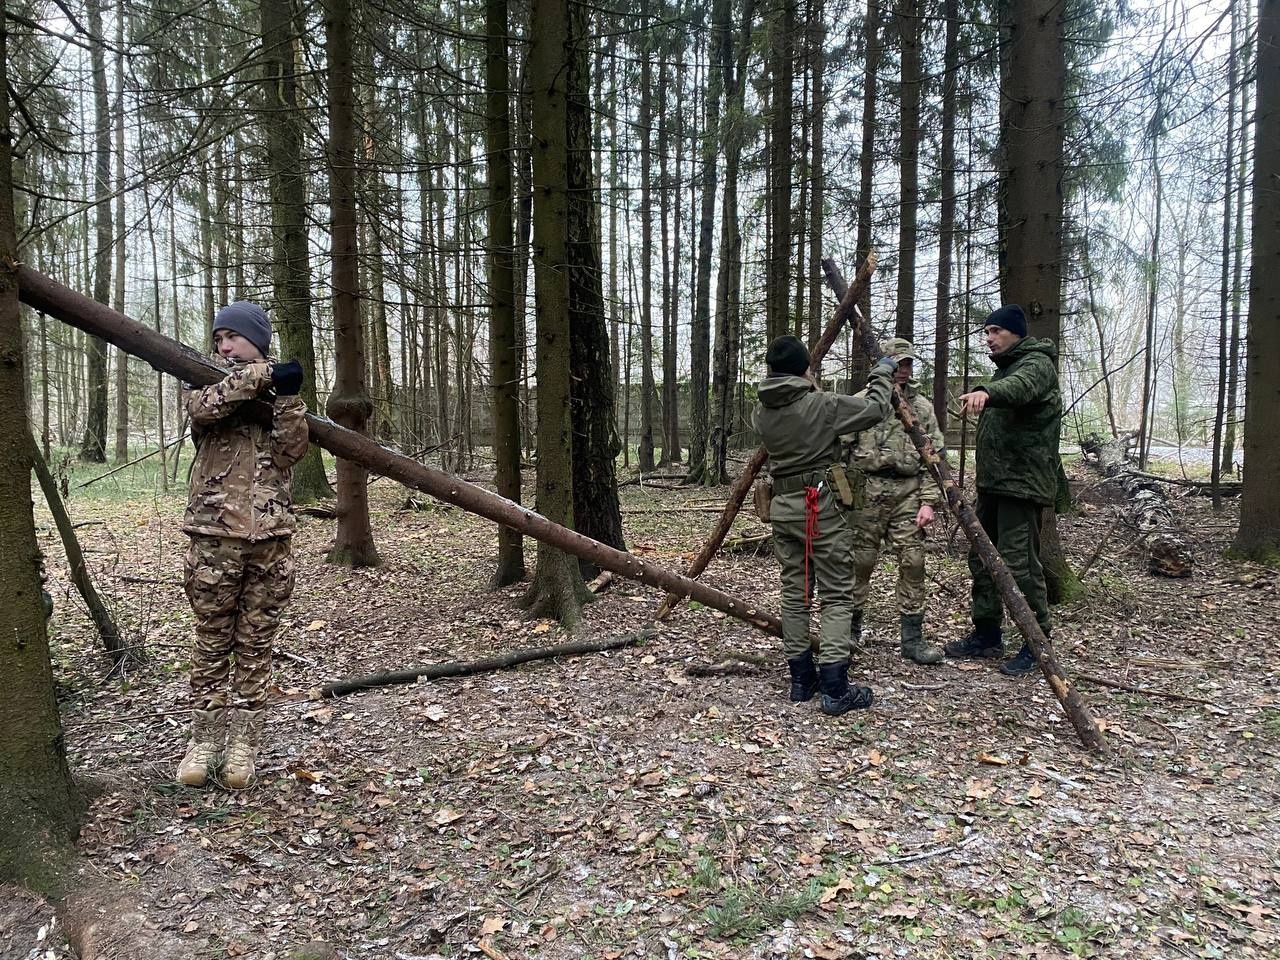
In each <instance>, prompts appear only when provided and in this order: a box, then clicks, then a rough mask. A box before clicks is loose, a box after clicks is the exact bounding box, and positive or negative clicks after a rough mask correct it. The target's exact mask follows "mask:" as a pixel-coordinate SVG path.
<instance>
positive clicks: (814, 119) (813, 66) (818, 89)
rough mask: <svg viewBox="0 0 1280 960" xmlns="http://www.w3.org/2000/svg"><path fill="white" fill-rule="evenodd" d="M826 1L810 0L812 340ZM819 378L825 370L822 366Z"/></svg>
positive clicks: (817, 289)
mask: <svg viewBox="0 0 1280 960" xmlns="http://www.w3.org/2000/svg"><path fill="white" fill-rule="evenodd" d="M825 15H826V13H825V9H824V4H823V0H810V9H809V26H808V34H809V69H810V72H811V74H812V80H811V88H810V91H809V118H810V127H811V130H810V134H809V141H810V150H811V153H810V157H809V224H808V226H809V270H808V276H809V281H808V282H809V311H808V312H809V338H808V339H809V342H810V343H812V342H813V341H815V340H816V339H817V338H818V332H819V330H820V329H821V322H822V320H821V318H822V314H823V309H822V239H823V238H822V231H823V206H824V203H825V202H826V182H825V181H824V179H823V171H824V169H825V166H826V157H825V156H824V154H823V135H824V132H825V129H826V123H825V122H824V120H825V118H824V116H823V115H824V114H825V113H826V109H827V92H826V87H825V84H826V79H825V71H826V62H827V57H826V42H827V29H826V23H825V21H824V20H823V17H824V16H825ZM817 375H818V378H819V380H821V378H822V369H821V367H819V368H818V371H817Z"/></svg>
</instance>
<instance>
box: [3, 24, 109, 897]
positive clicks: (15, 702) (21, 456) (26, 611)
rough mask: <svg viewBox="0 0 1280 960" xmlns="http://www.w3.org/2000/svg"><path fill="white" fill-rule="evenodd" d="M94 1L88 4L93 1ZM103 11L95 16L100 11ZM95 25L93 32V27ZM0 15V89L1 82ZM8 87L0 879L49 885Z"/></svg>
mask: <svg viewBox="0 0 1280 960" xmlns="http://www.w3.org/2000/svg"><path fill="white" fill-rule="evenodd" d="M91 9H93V8H91ZM99 20H101V17H99ZM101 35H102V34H101V25H100V24H99V29H98V31H97V32H96V33H95V36H97V37H100V36H101ZM7 47H8V36H7V21H6V20H5V18H4V17H0V90H8V89H9V82H8V75H7V74H8V63H9V54H8V49H7ZM12 136H13V134H12V131H11V130H10V127H9V97H7V96H3V97H0V344H4V345H5V346H4V350H5V353H6V356H5V362H3V363H0V449H3V450H5V451H6V454H7V455H6V456H4V457H0V543H3V544H4V549H3V550H0V609H3V610H4V617H5V629H4V630H3V631H2V632H0V729H3V730H4V736H2V737H0V882H6V883H7V882H13V881H16V882H18V883H20V884H24V885H27V886H34V887H37V888H39V887H44V888H45V889H46V890H48V889H49V888H50V887H56V886H57V885H58V882H59V880H60V876H59V873H60V869H61V868H62V867H63V866H64V865H65V861H66V859H67V858H68V856H69V853H70V847H71V843H72V840H73V839H74V838H75V835H76V830H77V822H78V820H79V818H80V813H81V811H82V810H83V809H84V804H83V802H82V800H81V798H80V797H79V796H78V795H77V793H76V789H75V785H74V784H73V783H72V780H71V771H70V769H69V768H68V766H67V754H66V745H65V742H64V740H63V737H62V726H61V722H60V720H59V717H58V702H57V699H56V698H55V697H54V691H53V667H52V664H51V662H50V657H49V637H48V631H47V627H46V624H45V618H44V609H43V605H42V604H41V602H40V601H41V596H40V594H41V585H40V571H39V567H38V564H37V558H38V557H39V556H40V548H39V545H38V544H37V542H36V525H35V517H34V515H33V513H32V507H31V470H32V467H33V465H34V464H33V462H32V459H33V457H34V456H35V454H36V449H35V447H34V446H33V445H32V444H31V440H30V437H31V426H30V424H29V423H28V421H27V406H26V404H25V403H24V402H23V389H24V384H25V383H26V379H27V378H26V375H25V370H24V369H23V363H22V351H21V344H22V314H21V310H20V309H19V306H18V281H17V277H16V276H15V270H16V269H18V267H17V261H18V241H17V237H16V235H15V230H14V216H13V181H12V171H13V157H12V154H11V144H12Z"/></svg>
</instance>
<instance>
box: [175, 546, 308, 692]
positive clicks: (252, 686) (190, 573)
mask: <svg viewBox="0 0 1280 960" xmlns="http://www.w3.org/2000/svg"><path fill="white" fill-rule="evenodd" d="M185 574H186V575H185V577H184V580H183V586H184V587H185V588H186V591H187V597H188V599H190V601H191V609H192V610H193V611H195V615H196V643H195V649H194V650H192V653H191V694H192V701H193V703H192V706H193V707H194V709H196V710H209V709H212V708H214V707H221V706H231V707H243V708H246V709H251V710H258V709H261V708H262V707H265V706H266V705H267V688H268V686H269V685H270V682H271V641H272V639H273V638H274V637H275V633H276V627H277V626H278V625H279V623H280V615H281V613H283V612H284V608H285V605H286V604H288V602H289V597H290V596H291V595H292V594H293V575H294V564H293V549H292V546H291V544H290V541H289V538H288V537H281V538H277V539H275V540H262V541H259V542H258V543H250V542H249V541H248V540H238V539H233V538H230V537H206V536H193V537H192V538H191V547H190V549H188V550H187V558H186V569H185ZM228 677H230V678H231V683H230V689H228V684H227V679H228Z"/></svg>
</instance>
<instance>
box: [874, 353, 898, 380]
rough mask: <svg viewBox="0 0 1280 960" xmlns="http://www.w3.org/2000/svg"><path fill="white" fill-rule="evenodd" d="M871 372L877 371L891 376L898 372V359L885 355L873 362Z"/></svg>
mask: <svg viewBox="0 0 1280 960" xmlns="http://www.w3.org/2000/svg"><path fill="white" fill-rule="evenodd" d="M871 370H872V372H876V371H879V372H882V373H887V374H888V375H889V376H893V375H894V374H895V373H896V372H897V370H898V359H897V358H896V357H891V356H889V355H888V354H887V353H886V354H885V355H884V356H883V357H881V358H880V359H879V360H877V361H876V362H875V366H873V367H872V368H871Z"/></svg>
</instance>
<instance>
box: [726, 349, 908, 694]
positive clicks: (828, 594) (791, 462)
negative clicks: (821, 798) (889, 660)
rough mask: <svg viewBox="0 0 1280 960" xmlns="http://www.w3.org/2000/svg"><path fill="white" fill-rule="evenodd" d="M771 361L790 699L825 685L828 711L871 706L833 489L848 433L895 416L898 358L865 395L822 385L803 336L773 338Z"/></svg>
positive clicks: (771, 438)
mask: <svg viewBox="0 0 1280 960" xmlns="http://www.w3.org/2000/svg"><path fill="white" fill-rule="evenodd" d="M765 362H766V364H767V365H768V377H767V379H765V380H764V382H762V383H761V384H760V387H759V391H760V393H759V395H760V405H759V406H758V407H756V408H755V410H754V411H753V412H752V418H751V419H752V424H753V426H754V427H755V429H756V431H757V432H758V433H759V434H760V439H761V442H762V443H763V444H764V446H765V449H766V450H768V451H769V460H770V462H771V472H772V485H773V501H772V504H771V506H770V522H771V523H772V525H773V549H774V554H775V555H776V556H777V558H778V565H779V566H780V567H781V568H782V648H783V651H784V653H785V654H786V657H787V667H788V669H789V670H790V673H791V700H792V702H795V703H801V702H805V701H808V700H812V699H813V696H814V694H815V693H817V692H818V691H819V690H821V691H822V701H821V702H822V711H823V713H826V714H828V715H831V716H835V715H837V714H841V713H845V712H847V711H849V710H860V709H865V708H867V707H869V706H871V701H872V692H871V689H870V688H869V687H863V686H858V685H856V684H850V683H849V655H850V652H851V650H850V646H851V644H850V640H849V615H850V610H851V609H852V602H851V601H852V589H853V580H852V573H853V572H852V569H851V567H850V562H849V545H850V544H849V528H848V527H847V526H846V524H845V520H844V516H843V514H842V512H841V510H840V508H839V507H838V506H837V500H836V495H835V491H833V489H832V486H833V482H834V483H836V484H837V485H838V484H839V483H840V482H842V481H843V480H844V472H843V471H844V467H843V464H841V463H840V462H839V460H840V439H839V438H840V436H841V435H842V434H848V433H855V432H857V431H859V430H865V429H866V428H868V427H871V426H873V425H874V424H876V423H877V422H879V421H881V420H883V419H884V418H885V416H887V415H888V414H889V409H890V408H889V395H890V391H891V389H892V387H891V385H890V377H891V375H892V371H893V368H894V366H896V364H894V363H893V362H892V361H887V360H886V361H881V362H879V363H877V364H876V365H875V366H874V367H872V370H871V375H870V377H869V385H868V387H867V390H866V396H864V397H850V396H843V395H840V394H835V393H824V392H823V391H821V390H819V389H818V388H817V385H816V384H815V383H814V381H813V379H812V377H811V376H810V375H809V351H808V350H807V349H805V346H804V344H803V343H801V342H800V341H799V340H798V339H797V338H796V337H792V336H785V337H778V338H777V339H776V340H774V341H773V343H771V344H770V345H769V350H768V352H767V353H766V355H765ZM836 469H838V470H840V477H839V479H838V480H837V479H836V478H834V477H833V471H834V470H836ZM845 485H846V487H847V484H845ZM815 587H816V589H817V593H818V595H819V596H821V598H822V621H821V626H820V630H821V642H820V644H819V647H818V664H817V669H814V656H813V650H812V648H811V647H810V644H809V605H810V600H811V598H812V596H813V593H814V588H815Z"/></svg>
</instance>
